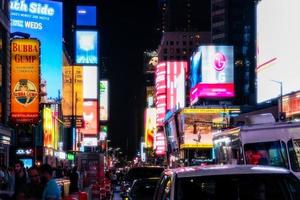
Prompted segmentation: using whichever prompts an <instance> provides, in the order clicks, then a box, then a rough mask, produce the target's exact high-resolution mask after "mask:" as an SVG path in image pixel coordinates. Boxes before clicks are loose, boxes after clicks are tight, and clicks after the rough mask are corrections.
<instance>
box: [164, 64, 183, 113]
mask: <svg viewBox="0 0 300 200" xmlns="http://www.w3.org/2000/svg"><path fill="white" fill-rule="evenodd" d="M186 70H187V62H167V110H172V109H179V108H184V107H185V73H186Z"/></svg>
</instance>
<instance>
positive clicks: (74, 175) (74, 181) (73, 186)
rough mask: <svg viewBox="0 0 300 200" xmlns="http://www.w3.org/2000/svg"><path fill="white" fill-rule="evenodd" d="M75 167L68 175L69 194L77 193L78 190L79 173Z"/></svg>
mask: <svg viewBox="0 0 300 200" xmlns="http://www.w3.org/2000/svg"><path fill="white" fill-rule="evenodd" d="M77 169H78V168H77V166H74V167H73V169H72V172H71V174H70V193H71V194H72V193H74V192H78V189H79V172H78V171H77Z"/></svg>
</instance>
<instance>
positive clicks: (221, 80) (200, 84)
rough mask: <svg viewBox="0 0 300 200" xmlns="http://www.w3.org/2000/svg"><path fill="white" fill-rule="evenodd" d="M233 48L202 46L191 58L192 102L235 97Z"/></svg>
mask: <svg viewBox="0 0 300 200" xmlns="http://www.w3.org/2000/svg"><path fill="white" fill-rule="evenodd" d="M233 60H234V57H233V46H200V47H199V48H198V50H197V51H196V52H195V53H194V54H193V55H192V57H191V71H190V75H191V93H190V96H191V102H192V103H195V102H196V101H197V100H198V98H199V97H200V98H227V97H234V95H235V93H234V70H233Z"/></svg>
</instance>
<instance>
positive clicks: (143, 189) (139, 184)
mask: <svg viewBox="0 0 300 200" xmlns="http://www.w3.org/2000/svg"><path fill="white" fill-rule="evenodd" d="M158 180H159V179H158V178H157V179H146V180H139V181H136V182H135V183H134V184H133V186H132V188H131V190H130V197H131V198H132V199H135V200H152V199H153V196H154V192H155V188H156V185H157V182H158Z"/></svg>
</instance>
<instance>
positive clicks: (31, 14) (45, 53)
mask: <svg viewBox="0 0 300 200" xmlns="http://www.w3.org/2000/svg"><path fill="white" fill-rule="evenodd" d="M10 21H11V23H10V24H11V33H14V32H22V33H27V34H30V37H32V38H37V39H38V40H39V41H40V43H41V75H42V79H44V80H46V84H47V97H52V98H57V96H58V90H60V91H61V88H62V55H63V54H62V38H63V37H62V3H61V2H54V1H47V0H11V1H10ZM54 33H55V34H54Z"/></svg>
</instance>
